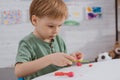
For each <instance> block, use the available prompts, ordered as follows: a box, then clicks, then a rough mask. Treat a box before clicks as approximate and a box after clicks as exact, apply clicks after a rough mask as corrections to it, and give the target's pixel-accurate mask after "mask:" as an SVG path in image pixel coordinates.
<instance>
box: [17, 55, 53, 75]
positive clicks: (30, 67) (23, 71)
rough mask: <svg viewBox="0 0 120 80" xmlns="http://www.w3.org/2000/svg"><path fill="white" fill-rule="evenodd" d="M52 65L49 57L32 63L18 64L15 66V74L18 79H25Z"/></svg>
mask: <svg viewBox="0 0 120 80" xmlns="http://www.w3.org/2000/svg"><path fill="white" fill-rule="evenodd" d="M50 64H51V62H50V60H49V58H48V56H45V57H42V58H40V59H37V60H34V61H30V62H24V63H17V64H16V65H15V74H16V76H17V77H24V76H27V75H30V74H32V73H34V72H36V71H38V70H40V69H42V68H45V67H47V66H48V65H50Z"/></svg>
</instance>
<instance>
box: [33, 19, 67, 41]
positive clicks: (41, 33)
mask: <svg viewBox="0 0 120 80" xmlns="http://www.w3.org/2000/svg"><path fill="white" fill-rule="evenodd" d="M64 21H65V18H63V19H51V18H48V17H43V18H38V17H36V22H35V23H33V24H34V25H35V30H34V32H33V33H35V35H36V36H37V37H39V38H41V39H43V40H44V41H47V42H49V41H51V39H53V38H54V37H55V36H56V35H57V34H58V32H59V31H60V28H61V26H62V24H63V23H64Z"/></svg>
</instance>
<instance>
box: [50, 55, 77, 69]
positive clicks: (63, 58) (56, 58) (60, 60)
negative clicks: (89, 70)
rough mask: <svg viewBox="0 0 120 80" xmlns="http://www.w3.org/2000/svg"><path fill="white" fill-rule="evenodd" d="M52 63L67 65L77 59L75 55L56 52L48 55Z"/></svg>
mask: <svg viewBox="0 0 120 80" xmlns="http://www.w3.org/2000/svg"><path fill="white" fill-rule="evenodd" d="M48 58H49V60H50V63H51V64H54V65H56V66H61V67H62V66H67V65H72V61H73V60H75V58H74V57H73V56H70V55H68V54H65V53H54V54H50V55H48Z"/></svg>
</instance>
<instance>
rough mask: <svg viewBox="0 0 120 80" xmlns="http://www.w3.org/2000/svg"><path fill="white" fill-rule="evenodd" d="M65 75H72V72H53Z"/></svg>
mask: <svg viewBox="0 0 120 80" xmlns="http://www.w3.org/2000/svg"><path fill="white" fill-rule="evenodd" d="M65 75H67V76H68V77H73V76H74V73H73V72H55V76H65Z"/></svg>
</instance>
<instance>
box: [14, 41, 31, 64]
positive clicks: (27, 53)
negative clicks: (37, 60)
mask: <svg viewBox="0 0 120 80" xmlns="http://www.w3.org/2000/svg"><path fill="white" fill-rule="evenodd" d="M31 53H32V52H31V47H30V45H28V44H27V43H26V42H25V41H21V42H20V43H19V47H18V51H17V56H16V63H18V62H28V61H31V60H32V56H31V55H32V54H31Z"/></svg>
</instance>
